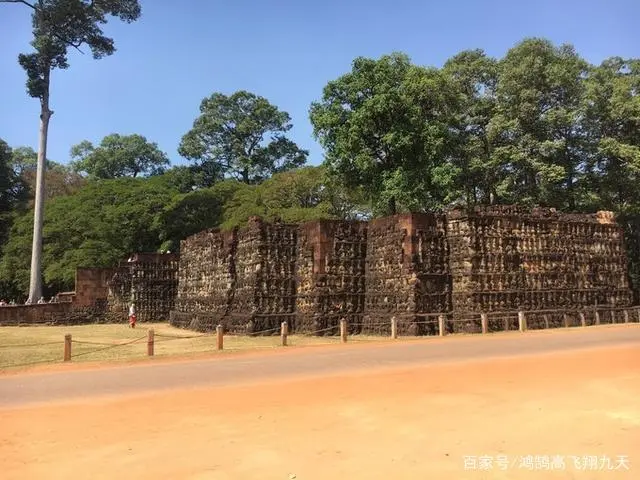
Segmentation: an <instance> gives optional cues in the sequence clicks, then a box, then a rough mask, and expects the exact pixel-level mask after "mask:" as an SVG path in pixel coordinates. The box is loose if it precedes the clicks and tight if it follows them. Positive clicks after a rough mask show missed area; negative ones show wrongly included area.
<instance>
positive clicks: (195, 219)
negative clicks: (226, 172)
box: [154, 180, 244, 253]
mask: <svg viewBox="0 0 640 480" xmlns="http://www.w3.org/2000/svg"><path fill="white" fill-rule="evenodd" d="M243 186H244V184H241V183H239V182H237V181H236V180H226V181H223V182H218V183H216V184H215V185H214V186H213V187H211V188H204V189H201V190H195V191H192V192H189V193H181V194H179V195H176V196H174V197H173V198H172V200H171V201H170V202H169V203H168V204H167V205H166V206H165V207H164V209H163V211H162V212H161V213H160V214H159V215H158V216H157V217H156V220H155V224H154V228H155V230H157V231H159V232H160V240H161V241H162V245H161V246H160V249H161V250H170V251H172V252H175V253H177V252H178V251H179V250H180V240H182V239H184V238H186V237H188V236H190V235H193V234H195V233H198V232H201V231H202V230H206V229H208V228H214V227H218V226H219V225H220V224H221V222H222V221H223V213H224V208H225V204H226V202H228V201H229V200H230V199H231V198H232V197H233V195H234V194H235V193H236V192H237V191H238V190H239V189H240V188H242V187H243Z"/></svg>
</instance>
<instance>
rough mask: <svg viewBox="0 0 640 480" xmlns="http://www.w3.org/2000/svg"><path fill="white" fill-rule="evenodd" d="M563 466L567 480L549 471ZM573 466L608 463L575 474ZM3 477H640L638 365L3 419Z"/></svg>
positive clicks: (174, 399)
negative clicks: (620, 459) (557, 461)
mask: <svg viewBox="0 0 640 480" xmlns="http://www.w3.org/2000/svg"><path fill="white" fill-rule="evenodd" d="M498 455H505V456H506V458H507V461H508V462H509V465H508V466H506V468H505V467H504V466H502V464H498V463H496V462H497V460H498ZM529 455H531V456H532V457H531V458H529V459H528V460H529V461H532V462H533V463H532V464H531V465H528V466H527V464H526V461H527V458H526V457H527V456H529ZM559 455H562V456H564V458H563V460H564V468H562V465H559V464H558V465H554V467H555V470H550V468H551V465H549V464H547V461H549V462H551V461H552V460H553V457H554V456H559ZM618 455H625V456H626V457H627V459H628V460H627V462H625V465H626V466H627V467H628V468H629V470H625V469H623V468H621V469H618V470H612V471H605V470H602V469H601V467H603V468H606V467H607V465H606V463H605V464H604V465H602V462H601V457H603V456H605V457H608V459H610V460H611V466H612V467H615V466H616V465H618V464H619V462H618ZM465 456H470V457H476V459H475V460H476V462H478V461H479V458H478V457H480V456H486V457H487V458H486V459H483V461H482V467H484V468H485V469H484V470H482V469H480V465H479V464H478V463H476V465H475V468H474V466H473V465H472V459H468V462H469V464H468V465H467V469H465V461H464V460H465V459H464V457H465ZM536 456H538V458H536ZM572 456H577V457H583V456H591V457H594V456H597V457H598V459H597V460H598V461H597V463H592V464H591V465H589V463H588V462H589V459H588V458H587V459H586V461H587V462H586V463H587V464H586V465H584V461H583V460H582V459H580V464H579V465H575V463H574V459H573V458H572ZM489 457H490V459H491V460H492V465H491V466H489V465H488V461H489ZM520 457H525V459H524V462H525V463H524V464H521V463H522V461H523V460H522V459H521V458H520ZM591 461H593V460H591ZM589 467H590V468H591V469H590V468H589ZM503 468H504V469H503ZM0 472H1V473H0V477H2V478H3V479H21V480H24V479H32V478H36V479H54V478H64V479H71V478H82V479H118V480H124V479H172V480H173V479H233V480H236V479H283V480H286V479H293V478H296V479H299V480H308V479H323V480H325V479H326V480H329V479H394V480H395V479H455V480H458V479H466V478H469V479H482V478H484V479H520V478H541V479H542V478H545V479H546V478H562V479H570V478H576V479H601V478H602V479H605V478H606V479H617V478H640V351H639V349H638V348H637V347H636V348H629V347H624V348H622V347H619V348H607V349H592V350H582V351H577V352H576V351H574V352H570V353H562V354H557V353H556V354H547V355H540V356H531V357H517V358H510V359H492V360H484V361H473V362H467V363H457V364H448V365H447V364H436V365H432V366H428V367H416V368H411V369H402V370H395V371H393V370H388V369H387V370H384V371H380V372H370V373H368V374H365V375H363V374H353V375H342V376H332V377H323V378H308V379H303V380H300V379H297V380H289V381H273V382H270V383H267V382H265V383H264V384H260V385H251V386H242V387H240V386H233V387H224V388H217V389H200V390H189V391H186V390H183V391H172V392H169V393H166V392H164V393H157V394H152V395H150V394H146V395H144V396H142V395H139V396H129V397H122V398H111V399H87V400H86V401H75V402H73V403H71V402H69V403H60V404H55V405H47V406H32V407H21V408H13V409H2V410H0Z"/></svg>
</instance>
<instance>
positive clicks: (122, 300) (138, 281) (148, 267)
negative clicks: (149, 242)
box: [107, 253, 179, 322]
mask: <svg viewBox="0 0 640 480" xmlns="http://www.w3.org/2000/svg"><path fill="white" fill-rule="evenodd" d="M178 261H179V257H178V255H175V254H170V253H135V254H133V255H131V256H130V257H129V258H128V259H127V260H126V261H122V262H120V264H119V265H118V266H117V267H116V268H114V269H111V277H110V280H109V281H108V282H107V283H108V295H107V310H108V316H109V317H110V318H111V319H112V320H113V321H126V319H127V317H128V310H129V305H130V304H131V302H132V301H133V303H134V304H135V307H136V318H137V320H138V321H140V322H159V321H166V320H169V312H171V311H172V310H173V309H174V307H175V299H176V294H177V290H178Z"/></svg>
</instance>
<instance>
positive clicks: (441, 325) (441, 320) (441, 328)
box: [438, 315, 444, 337]
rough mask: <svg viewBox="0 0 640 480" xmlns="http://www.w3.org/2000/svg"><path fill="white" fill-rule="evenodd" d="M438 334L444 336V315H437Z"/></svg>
mask: <svg viewBox="0 0 640 480" xmlns="http://www.w3.org/2000/svg"><path fill="white" fill-rule="evenodd" d="M438 335H440V336H441V337H444V315H438Z"/></svg>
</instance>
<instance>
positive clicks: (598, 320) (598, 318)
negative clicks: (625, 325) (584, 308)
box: [595, 310, 600, 325]
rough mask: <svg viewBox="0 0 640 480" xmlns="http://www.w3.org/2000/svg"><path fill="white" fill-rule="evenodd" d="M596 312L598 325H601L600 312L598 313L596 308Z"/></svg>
mask: <svg viewBox="0 0 640 480" xmlns="http://www.w3.org/2000/svg"><path fill="white" fill-rule="evenodd" d="M595 314H596V322H595V323H596V325H600V314H599V313H598V310H595Z"/></svg>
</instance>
